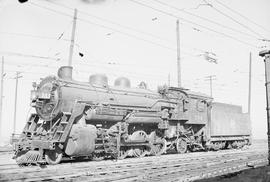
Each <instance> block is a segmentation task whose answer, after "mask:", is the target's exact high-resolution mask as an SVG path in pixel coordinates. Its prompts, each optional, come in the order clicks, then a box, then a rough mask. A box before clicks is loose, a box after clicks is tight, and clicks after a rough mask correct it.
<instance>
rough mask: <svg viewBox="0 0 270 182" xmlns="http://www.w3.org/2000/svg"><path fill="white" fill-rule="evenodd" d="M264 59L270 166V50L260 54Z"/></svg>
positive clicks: (269, 161)
mask: <svg viewBox="0 0 270 182" xmlns="http://www.w3.org/2000/svg"><path fill="white" fill-rule="evenodd" d="M259 55H260V56H261V57H264V64H265V87H266V111H267V135H268V164H269V165H270V105H269V104H270V50H265V51H261V52H260V53H259Z"/></svg>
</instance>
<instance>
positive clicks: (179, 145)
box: [176, 138, 187, 154]
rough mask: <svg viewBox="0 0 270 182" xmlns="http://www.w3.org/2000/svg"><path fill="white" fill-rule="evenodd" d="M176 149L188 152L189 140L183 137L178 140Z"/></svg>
mask: <svg viewBox="0 0 270 182" xmlns="http://www.w3.org/2000/svg"><path fill="white" fill-rule="evenodd" d="M176 151H177V153H179V154H183V153H186V152H187V142H186V141H185V140H183V139H181V138H178V139H177V140H176Z"/></svg>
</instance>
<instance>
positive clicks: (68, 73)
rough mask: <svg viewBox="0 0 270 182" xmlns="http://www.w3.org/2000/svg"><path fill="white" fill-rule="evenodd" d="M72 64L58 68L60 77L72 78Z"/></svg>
mask: <svg viewBox="0 0 270 182" xmlns="http://www.w3.org/2000/svg"><path fill="white" fill-rule="evenodd" d="M72 69H73V67H72V66H61V67H60V68H59V69H58V73H57V75H58V77H59V78H61V79H64V80H72Z"/></svg>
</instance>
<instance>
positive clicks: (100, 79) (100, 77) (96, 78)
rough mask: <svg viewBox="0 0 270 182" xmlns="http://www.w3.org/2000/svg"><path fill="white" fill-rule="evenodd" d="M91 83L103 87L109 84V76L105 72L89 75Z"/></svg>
mask: <svg viewBox="0 0 270 182" xmlns="http://www.w3.org/2000/svg"><path fill="white" fill-rule="evenodd" d="M89 82H90V84H93V85H99V86H103V87H107V86H108V77H107V76H106V75H105V74H94V75H91V76H90V77H89Z"/></svg>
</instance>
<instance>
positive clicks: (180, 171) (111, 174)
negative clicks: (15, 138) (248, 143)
mask: <svg viewBox="0 0 270 182" xmlns="http://www.w3.org/2000/svg"><path fill="white" fill-rule="evenodd" d="M266 153H267V152H266V150H264V149H263V150H262V149H249V150H230V151H220V152H196V153H188V154H182V155H179V154H171V155H163V156H152V157H145V158H130V159H125V160H121V161H112V160H107V161H99V162H97V161H91V162H67V163H61V164H59V165H56V166H44V167H43V168H42V167H39V166H30V167H19V166H17V165H16V164H1V165H0V181H7V180H10V181H15V180H17V181H40V180H57V181H89V180H91V181H112V180H115V181H119V180H121V181H155V180H158V181H188V180H196V179H202V178H206V177H213V176H218V175H222V174H227V173H230V172H235V171H239V170H243V169H247V168H250V167H252V166H254V165H255V166H256V165H257V166H259V165H266V163H267V155H266Z"/></svg>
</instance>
